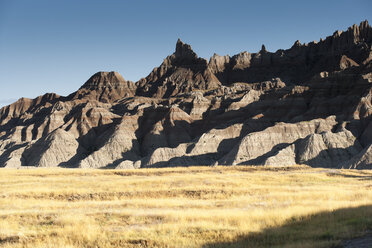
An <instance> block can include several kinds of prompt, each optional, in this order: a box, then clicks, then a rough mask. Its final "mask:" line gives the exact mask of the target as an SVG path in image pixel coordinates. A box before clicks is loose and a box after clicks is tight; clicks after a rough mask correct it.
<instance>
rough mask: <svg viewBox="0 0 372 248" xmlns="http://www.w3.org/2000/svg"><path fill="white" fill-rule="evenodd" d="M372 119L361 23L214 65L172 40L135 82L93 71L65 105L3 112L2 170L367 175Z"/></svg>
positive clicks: (28, 105) (371, 60)
mask: <svg viewBox="0 0 372 248" xmlns="http://www.w3.org/2000/svg"><path fill="white" fill-rule="evenodd" d="M273 38H274V37H273ZM51 80H52V79H51ZM371 120H372V28H371V26H370V25H369V24H368V22H367V21H364V22H362V23H360V25H359V26H358V25H353V26H352V27H350V28H348V29H347V30H346V31H336V32H335V33H334V34H333V35H332V36H329V37H327V38H325V39H321V40H320V41H318V42H316V41H314V42H310V43H307V44H302V43H300V42H299V41H296V42H295V43H294V44H293V46H292V47H291V48H290V49H287V50H278V51H276V52H274V53H273V52H269V51H267V50H266V48H265V46H264V45H263V46H262V49H261V50H260V51H259V52H257V53H248V52H242V53H239V54H237V55H234V56H232V57H230V56H219V55H217V54H215V55H213V56H212V57H211V58H210V59H209V60H206V59H203V58H200V57H198V56H197V55H196V54H195V53H194V52H193V50H192V49H191V46H190V45H187V44H185V43H183V42H182V41H180V40H178V41H177V44H176V50H175V52H174V53H173V54H172V55H170V56H168V57H167V58H165V59H164V61H163V63H162V64H161V65H160V66H159V67H156V68H154V69H153V71H152V72H151V73H150V74H149V75H148V76H147V77H145V78H142V79H141V80H139V81H138V82H136V83H134V82H131V81H126V80H125V79H124V78H123V77H122V76H121V75H120V74H119V73H117V72H98V73H96V74H94V75H93V76H92V77H91V78H89V79H88V81H87V82H86V83H85V84H83V85H82V86H81V88H80V89H78V90H77V91H76V92H74V93H72V94H70V95H69V96H59V95H57V94H52V93H51V94H45V95H43V96H39V97H37V98H35V99H26V98H21V99H19V100H18V101H17V102H15V103H13V104H11V105H9V106H6V107H3V108H2V109H1V110H0V166H1V167H10V168H21V167H24V166H34V167H72V168H75V167H77V168H120V169H124V168H149V167H168V166H193V165H206V166H210V165H266V166H291V165H296V164H305V165H309V166H312V167H328V168H357V169H369V168H372V121H371Z"/></svg>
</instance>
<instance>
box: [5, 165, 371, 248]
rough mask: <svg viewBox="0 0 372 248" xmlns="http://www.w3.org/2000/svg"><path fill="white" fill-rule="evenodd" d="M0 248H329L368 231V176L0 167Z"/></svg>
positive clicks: (237, 169)
mask: <svg viewBox="0 0 372 248" xmlns="http://www.w3.org/2000/svg"><path fill="white" fill-rule="evenodd" d="M0 185H1V187H0V246H1V247H226V246H232V247H332V246H337V245H339V244H340V242H342V240H344V239H349V238H352V237H356V236H360V235H363V234H364V233H365V232H366V231H368V230H372V171H354V170H330V169H311V168H307V167H294V168H265V167H235V166H234V167H190V168H170V169H141V170H81V169H76V170H75V169H50V168H48V169H34V170H11V169H3V170H1V171H0Z"/></svg>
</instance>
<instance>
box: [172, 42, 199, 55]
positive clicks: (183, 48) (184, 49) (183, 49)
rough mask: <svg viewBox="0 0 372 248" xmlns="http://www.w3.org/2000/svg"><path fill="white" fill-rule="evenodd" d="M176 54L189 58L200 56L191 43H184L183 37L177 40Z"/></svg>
mask: <svg viewBox="0 0 372 248" xmlns="http://www.w3.org/2000/svg"><path fill="white" fill-rule="evenodd" d="M174 55H175V56H176V57H177V58H188V59H197V58H198V56H197V55H196V53H195V52H194V51H193V50H192V48H191V46H190V45H189V44H186V43H183V42H182V41H181V39H178V40H177V44H176V51H175V53H174Z"/></svg>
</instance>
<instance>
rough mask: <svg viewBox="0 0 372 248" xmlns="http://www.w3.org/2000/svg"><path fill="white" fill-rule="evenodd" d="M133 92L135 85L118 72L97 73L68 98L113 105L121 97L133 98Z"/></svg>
mask: <svg viewBox="0 0 372 248" xmlns="http://www.w3.org/2000/svg"><path fill="white" fill-rule="evenodd" d="M135 91H136V86H135V84H134V83H133V82H130V81H126V80H125V79H124V78H123V76H122V75H120V74H119V73H118V72H114V71H111V72H97V73H96V74H94V75H93V76H92V77H91V78H89V79H88V81H87V82H86V83H85V84H84V85H83V86H82V87H81V88H80V89H79V90H78V91H77V92H75V93H73V94H72V95H70V98H72V99H86V100H89V101H91V100H97V101H100V102H104V103H113V102H115V101H117V100H120V99H122V98H123V97H131V96H134V93H135Z"/></svg>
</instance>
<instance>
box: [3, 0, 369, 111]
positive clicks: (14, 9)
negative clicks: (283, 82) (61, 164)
mask: <svg viewBox="0 0 372 248" xmlns="http://www.w3.org/2000/svg"><path fill="white" fill-rule="evenodd" d="M371 10H372V1H371V0H338V1H336V0H329V1H325V0H322V1H318V0H312V1H298V0H297V1H294V0H293V1H290V0H282V1H278V0H277V1H274V0H273V1H264V0H261V1H247V0H245V1H244V0H241V1H240V0H229V1H226V0H225V1H218V0H215V1H208V0H198V1H196V0H188V1H176V0H157V1H146V0H137V1H129V0H128V1H125V0H122V1H114V0H106V1H103V0H102V1H96V0H81V1H77V0H63V1H57V0H32V1H30V0H0V107H1V106H4V105H7V104H10V103H11V102H14V101H16V100H17V99H18V98H20V97H28V98H35V97H37V96H39V95H42V94H45V93H48V92H54V93H57V94H59V95H68V94H70V93H72V92H74V91H76V90H77V89H78V88H79V87H80V86H81V85H83V84H84V82H85V81H86V80H87V79H88V78H89V77H90V76H91V75H93V74H94V73H95V72H97V71H118V72H119V73H121V74H122V75H123V77H124V78H125V79H127V80H132V81H137V80H139V79H140V78H142V77H146V76H147V75H148V74H149V73H150V72H151V70H152V69H153V68H154V67H156V66H159V65H160V64H161V63H162V61H163V59H164V58H165V57H166V56H168V55H170V54H172V53H173V52H174V49H175V45H176V41H177V39H178V38H180V39H181V40H182V41H183V42H185V43H188V44H190V45H191V46H192V48H193V50H194V51H195V52H196V53H197V54H198V55H199V56H200V57H204V58H207V59H208V58H210V57H211V56H212V55H213V54H214V53H217V54H220V55H226V54H229V55H234V54H237V53H239V52H242V51H248V52H257V51H259V50H260V48H261V45H262V44H265V46H266V49H267V50H269V51H272V52H275V51H276V50H278V49H287V48H290V47H291V46H292V45H293V43H294V42H295V41H296V40H300V41H301V42H303V43H307V42H310V41H313V40H319V39H320V38H325V37H326V36H328V35H332V34H333V32H334V31H336V30H346V29H347V28H348V27H349V26H351V25H353V24H354V23H356V24H359V23H360V22H361V21H363V20H368V21H370V22H372V18H371V17H372V11H371Z"/></svg>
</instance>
